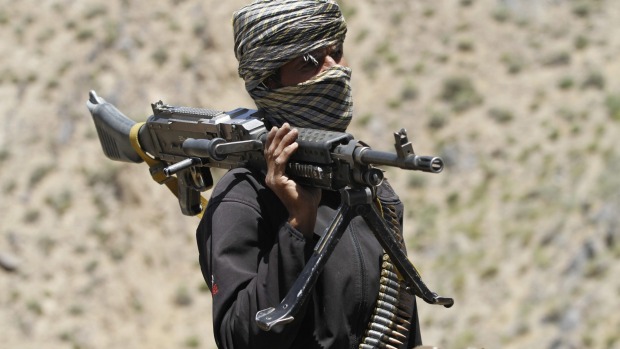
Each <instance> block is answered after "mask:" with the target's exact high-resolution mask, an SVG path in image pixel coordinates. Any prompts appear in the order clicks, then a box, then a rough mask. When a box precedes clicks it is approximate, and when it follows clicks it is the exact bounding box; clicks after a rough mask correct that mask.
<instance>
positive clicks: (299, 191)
mask: <svg viewBox="0 0 620 349" xmlns="http://www.w3.org/2000/svg"><path fill="white" fill-rule="evenodd" d="M297 136H298V131H297V130H296V129H291V126H290V125H289V124H288V123H285V124H284V125H282V127H280V128H278V127H273V128H272V129H271V131H269V134H268V135H267V142H266V143H265V160H266V162H267V177H266V178H265V184H266V185H267V187H269V189H271V190H272V191H273V192H274V193H275V194H276V195H277V196H278V198H280V200H281V201H282V203H283V204H284V206H285V207H286V208H287V210H288V213H289V220H288V221H289V223H290V224H291V226H292V227H293V228H295V229H297V230H299V231H300V232H301V233H302V234H304V236H305V237H306V238H310V237H312V234H313V233H314V224H315V223H316V214H317V210H318V207H319V202H320V201H321V190H320V189H318V188H309V187H304V186H301V185H299V184H297V183H295V181H293V180H292V179H290V178H289V177H287V176H286V173H285V170H286V165H287V164H288V161H289V159H290V157H291V155H293V153H295V151H296V150H297V148H298V147H299V144H298V143H297V142H295V141H296V140H297Z"/></svg>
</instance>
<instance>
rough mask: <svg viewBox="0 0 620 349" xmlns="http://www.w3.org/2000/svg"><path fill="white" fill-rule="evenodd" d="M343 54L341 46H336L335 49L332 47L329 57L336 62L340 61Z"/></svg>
mask: <svg viewBox="0 0 620 349" xmlns="http://www.w3.org/2000/svg"><path fill="white" fill-rule="evenodd" d="M343 54H344V50H343V48H342V45H337V46H336V47H334V48H333V49H332V50H331V51H330V53H329V55H330V56H331V57H332V58H333V59H334V61H336V62H338V61H339V60H340V59H342V55H343Z"/></svg>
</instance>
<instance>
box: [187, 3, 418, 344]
mask: <svg viewBox="0 0 620 349" xmlns="http://www.w3.org/2000/svg"><path fill="white" fill-rule="evenodd" d="M233 27H234V43H235V56H236V58H237V60H238V61H239V75H240V77H241V78H243V80H244V81H245V88H246V90H247V92H248V93H249V94H250V96H251V97H252V98H253V100H254V101H255V103H256V106H257V108H258V110H259V111H261V112H262V113H263V115H264V116H265V122H266V124H267V128H268V129H270V131H269V133H268V136H267V140H266V143H265V146H264V156H265V161H266V164H267V166H266V170H262V171H261V170H259V169H252V168H236V169H232V170H230V171H229V172H227V173H226V174H225V175H224V176H223V177H222V178H221V179H220V180H219V182H218V183H217V184H216V186H215V188H214V189H213V192H212V195H211V199H210V201H209V203H208V206H207V207H206V210H205V212H204V216H203V218H202V220H201V223H200V225H199V227H198V229H197V243H198V249H199V252H200V257H199V258H200V265H201V268H202V273H203V275H204V278H205V280H206V282H207V284H208V286H209V288H210V290H211V293H212V295H213V320H214V334H215V339H216V343H217V345H218V347H219V348H221V349H231V348H235V349H246V348H413V347H415V346H418V345H421V343H422V341H421V335H420V327H419V322H418V314H417V308H416V300H415V297H414V296H412V295H411V294H410V293H409V292H405V291H404V287H403V285H402V282H401V281H402V279H401V278H400V276H399V274H398V272H397V271H396V269H395V267H394V265H393V264H392V261H391V260H390V258H389V256H388V255H387V254H386V253H385V252H384V249H383V248H382V246H381V244H380V243H379V242H378V241H377V239H376V238H375V236H374V235H373V232H372V231H371V228H370V227H369V225H368V223H367V222H366V221H365V220H364V219H363V218H362V217H360V216H357V217H354V218H353V219H352V220H351V221H350V222H349V223H348V225H347V226H346V230H345V231H344V234H343V235H342V237H341V238H340V241H339V242H338V244H337V245H336V246H335V248H334V250H333V252H332V254H331V257H330V258H329V259H328V260H327V261H326V262H325V265H324V267H323V269H322V272H321V273H320V274H318V276H317V277H316V281H315V283H314V287H313V288H312V289H311V291H309V292H310V293H309V296H308V297H307V298H305V299H303V302H302V304H300V308H299V309H298V310H297V312H296V315H295V316H294V317H288V318H286V319H284V320H286V321H284V322H286V325H283V326H274V327H273V328H268V330H265V328H261V326H260V323H259V322H257V321H256V320H257V318H258V316H257V313H259V314H260V311H261V310H264V309H272V308H274V307H276V306H278V304H280V302H281V300H282V299H283V298H284V297H285V295H286V294H287V292H288V291H289V290H290V289H291V288H292V287H293V286H294V283H295V281H296V279H297V278H298V276H299V275H300V273H301V272H302V270H303V269H304V266H305V265H306V263H307V262H308V259H309V258H310V256H311V255H312V253H313V250H315V249H316V247H317V242H318V241H319V240H320V239H321V237H322V236H323V235H324V234H326V233H325V231H326V228H328V226H329V223H330V222H331V221H332V220H333V219H334V217H335V216H336V215H337V212H338V207H339V205H340V203H341V197H340V195H339V193H338V192H337V191H330V190H322V189H319V188H316V187H308V186H305V185H302V184H300V183H299V182H298V181H295V180H294V178H292V177H290V176H287V171H286V170H287V164H288V163H289V160H290V159H291V157H292V156H294V154H295V153H296V151H297V150H298V147H299V144H298V142H296V140H297V138H298V136H299V132H298V130H297V127H300V128H313V129H321V130H331V131H339V132H342V131H345V130H346V129H347V126H348V125H349V123H350V121H351V118H352V116H353V108H352V107H353V104H352V98H351V96H352V94H351V83H350V79H351V69H350V68H348V67H347V64H346V61H345V58H344V52H343V44H344V40H345V35H346V32H347V27H346V23H345V20H344V18H343V16H342V13H341V11H340V9H339V7H338V5H337V4H336V3H335V2H334V1H331V0H280V1H276V0H272V1H270V0H260V1H256V2H254V3H252V4H250V5H248V6H245V7H243V8H241V9H240V10H239V11H237V12H236V13H235V14H234V15H233ZM375 197H376V199H377V200H376V202H373V203H372V205H375V206H376V207H377V208H378V210H379V211H380V212H381V214H382V216H383V218H384V219H385V221H386V222H388V226H389V228H390V230H391V233H393V234H395V235H396V236H397V238H398V239H400V241H401V245H400V248H401V249H403V250H404V244H402V220H403V213H402V212H403V205H402V203H401V201H400V200H399V198H398V196H397V195H396V193H395V192H394V191H393V189H392V188H391V187H390V185H389V184H388V183H387V181H383V182H382V183H381V184H380V185H378V186H377V187H376V195H375ZM285 307H286V306H285Z"/></svg>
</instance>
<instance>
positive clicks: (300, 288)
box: [255, 187, 454, 331]
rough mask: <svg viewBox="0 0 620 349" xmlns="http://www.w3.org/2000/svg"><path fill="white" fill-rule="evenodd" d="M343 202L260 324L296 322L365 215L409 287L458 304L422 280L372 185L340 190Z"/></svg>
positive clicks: (264, 327) (429, 300) (264, 326)
mask: <svg viewBox="0 0 620 349" xmlns="http://www.w3.org/2000/svg"><path fill="white" fill-rule="evenodd" d="M340 197H341V202H340V206H339V208H338V211H337V213H336V216H335V217H334V219H333V220H332V222H331V223H330V225H329V226H328V227H327V228H326V230H325V234H323V236H322V237H321V239H320V240H319V241H318V242H317V244H316V246H315V247H314V251H313V253H312V256H311V257H310V259H309V260H308V262H307V263H306V265H305V267H304V269H303V270H302V271H301V273H300V274H299V276H298V277H297V279H296V280H295V282H294V283H293V286H292V287H291V289H290V290H289V291H288V293H287V294H286V296H285V297H284V299H283V300H282V301H281V302H280V304H279V305H277V306H276V307H271V308H267V309H263V310H259V311H258V312H257V313H256V318H255V319H256V323H257V325H258V327H259V328H260V329H262V330H264V331H269V330H270V329H271V328H273V327H274V326H277V325H284V324H287V323H289V322H292V321H293V320H294V319H295V315H296V314H297V312H298V311H299V309H300V308H301V306H302V305H303V303H304V302H305V301H306V299H307V298H308V296H309V295H310V294H311V290H312V288H313V287H314V284H315V283H316V280H317V278H318V275H319V274H320V273H321V271H322V270H323V267H324V266H325V263H326V262H327V260H328V259H329V256H330V255H331V253H332V252H333V251H334V248H335V247H336V244H338V242H339V241H340V238H341V237H342V234H343V233H344V231H345V230H346V228H347V226H348V225H349V223H350V222H351V220H352V219H353V218H354V217H356V216H360V215H361V216H362V217H363V218H364V220H365V221H366V223H367V224H368V226H369V227H370V228H371V230H372V231H373V233H374V235H375V237H376V238H377V240H378V242H379V243H380V244H381V246H382V247H383V249H384V250H385V252H386V253H387V254H388V255H389V256H390V258H391V260H392V263H393V264H394V265H395V266H396V268H397V269H398V271H399V272H400V274H401V276H402V277H403V278H404V281H405V284H406V285H407V290H408V291H409V292H411V293H413V294H415V295H416V296H418V297H420V298H422V299H423V300H424V301H425V302H427V303H429V304H437V305H443V306H445V307H446V308H449V307H451V306H452V305H453V304H454V300H453V299H452V298H447V297H440V296H438V295H437V294H436V293H434V292H432V291H430V290H429V289H428V287H427V286H426V285H425V284H424V282H423V281H422V278H421V277H420V275H419V274H418V272H417V271H416V270H415V268H414V267H413V265H412V264H411V262H410V261H409V259H407V256H406V254H405V253H404V252H403V251H402V250H401V249H400V247H399V243H398V241H396V239H395V238H394V236H393V235H392V233H391V232H390V228H389V227H388V226H387V224H386V222H385V220H384V219H383V217H382V216H381V214H380V212H379V211H378V209H377V207H376V206H375V205H374V204H373V199H374V193H373V191H372V190H371V189H370V188H368V187H364V188H345V189H342V190H340Z"/></svg>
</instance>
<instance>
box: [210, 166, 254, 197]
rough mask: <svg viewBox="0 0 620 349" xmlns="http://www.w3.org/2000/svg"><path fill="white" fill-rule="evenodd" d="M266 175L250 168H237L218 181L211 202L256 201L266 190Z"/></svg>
mask: <svg viewBox="0 0 620 349" xmlns="http://www.w3.org/2000/svg"><path fill="white" fill-rule="evenodd" d="M264 178H265V177H264V175H263V174H262V173H261V172H260V171H256V170H253V169H248V168H235V169H232V170H230V171H228V172H226V173H225V174H224V175H223V176H222V177H221V178H220V179H216V181H217V182H216V183H215V186H214V188H213V192H212V193H211V199H210V200H209V201H225V200H242V201H256V200H257V199H258V197H259V195H260V194H261V193H262V192H263V191H265V190H266V187H265V179H264Z"/></svg>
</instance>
